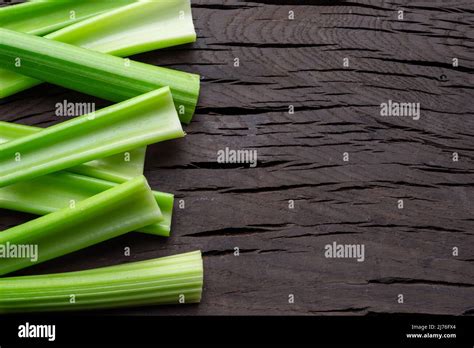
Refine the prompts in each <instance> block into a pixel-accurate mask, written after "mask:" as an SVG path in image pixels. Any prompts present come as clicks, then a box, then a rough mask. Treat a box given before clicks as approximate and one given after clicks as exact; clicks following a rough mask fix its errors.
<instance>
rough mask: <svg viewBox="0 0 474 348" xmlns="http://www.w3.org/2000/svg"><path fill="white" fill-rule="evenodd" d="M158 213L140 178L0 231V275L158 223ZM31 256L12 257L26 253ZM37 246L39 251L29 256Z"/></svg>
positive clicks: (145, 184)
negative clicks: (24, 251) (28, 251)
mask: <svg viewBox="0 0 474 348" xmlns="http://www.w3.org/2000/svg"><path fill="white" fill-rule="evenodd" d="M160 219H162V215H161V212H160V209H159V208H158V205H157V204H156V200H155V198H154V197H153V194H152V192H151V190H150V187H149V186H148V183H147V182H146V179H145V177H144V176H139V177H137V178H135V179H132V180H130V181H127V182H125V183H123V184H120V185H118V186H116V187H113V188H111V189H110V190H106V191H104V192H101V193H99V194H97V195H94V196H92V197H91V198H88V199H86V200H83V201H81V202H78V203H74V204H70V205H69V206H68V207H66V208H64V209H61V210H59V211H57V212H55V213H51V214H48V215H45V216H41V217H39V218H37V219H35V220H31V221H28V222H26V223H24V224H22V225H18V226H15V227H12V228H10V229H8V230H6V231H3V232H2V233H0V275H3V274H6V273H10V272H13V271H16V270H19V269H22V268H25V267H29V266H32V265H34V264H38V263H41V262H44V261H47V260H50V259H53V258H56V257H59V256H62V255H65V254H68V253H71V252H74V251H77V250H80V249H83V248H85V247H88V246H91V245H94V244H97V243H100V242H103V241H105V240H108V239H110V238H113V237H116V236H119V235H121V234H124V233H127V232H130V231H133V230H135V229H137V228H140V227H143V226H146V225H149V224H152V223H155V222H158V221H159V220H160ZM25 248H29V249H28V250H30V253H29V254H26V253H24V254H22V255H20V254H19V253H17V254H16V255H13V254H12V253H13V251H15V250H16V251H17V252H18V250H26V249H25ZM34 248H37V253H36V252H34V251H33V252H32V251H31V250H34Z"/></svg>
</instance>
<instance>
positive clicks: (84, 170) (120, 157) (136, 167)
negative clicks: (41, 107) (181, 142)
mask: <svg viewBox="0 0 474 348" xmlns="http://www.w3.org/2000/svg"><path fill="white" fill-rule="evenodd" d="M42 130H43V128H39V127H32V126H26V125H22V124H17V123H10V122H3V121H0V144H2V143H6V142H8V141H11V140H14V139H19V138H21V137H24V136H27V135H30V134H34V133H38V132H40V131H42ZM145 152H146V147H139V148H136V149H134V150H129V151H126V152H124V153H119V154H116V155H112V156H108V157H105V158H101V159H97V160H93V161H90V162H87V163H84V164H81V165H79V166H75V167H73V168H68V171H70V172H74V173H79V174H84V175H88V176H93V177H95V178H99V179H104V180H108V181H113V182H117V183H122V182H124V181H127V180H130V179H131V178H134V177H136V176H138V175H142V174H143V168H144V165H145Z"/></svg>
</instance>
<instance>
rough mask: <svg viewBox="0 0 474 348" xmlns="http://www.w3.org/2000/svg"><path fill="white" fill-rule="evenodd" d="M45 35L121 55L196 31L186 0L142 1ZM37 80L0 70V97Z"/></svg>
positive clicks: (191, 37)
mask: <svg viewBox="0 0 474 348" xmlns="http://www.w3.org/2000/svg"><path fill="white" fill-rule="evenodd" d="M7 29H8V28H7ZM45 37H46V38H48V39H51V40H56V41H60V42H65V43H69V44H71V45H75V46H81V47H84V48H87V49H91V50H93V51H98V52H103V53H108V54H112V55H114V56H119V57H125V56H129V55H133V54H138V53H143V52H147V51H151V50H156V49H159V48H164V47H169V46H174V45H181V44H184V43H190V42H194V41H196V32H195V31H194V26H193V19H192V13H191V4H190V2H189V0H160V1H147V0H145V1H139V2H137V3H132V4H130V5H127V6H123V7H120V8H118V9H115V10H111V11H107V12H105V13H103V14H100V15H97V16H94V17H92V18H89V19H87V20H84V21H81V22H79V23H75V24H73V25H70V26H68V27H66V28H63V29H61V30H58V31H55V32H53V33H51V34H48V35H46V36H45ZM40 83H41V81H39V80H36V79H33V78H31V77H28V76H24V75H20V74H18V73H16V72H13V71H9V70H5V69H0V97H7V96H10V95H13V94H15V93H18V92H21V91H23V90H25V89H27V88H30V87H33V86H36V85H38V84H40Z"/></svg>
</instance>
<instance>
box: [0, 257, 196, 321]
mask: <svg viewBox="0 0 474 348" xmlns="http://www.w3.org/2000/svg"><path fill="white" fill-rule="evenodd" d="M202 286H203V264H202V257H201V252H200V251H194V252H190V253H185V254H179V255H174V256H168V257H162V258H158V259H151V260H146V261H139V262H131V263H127V264H122V265H117V266H110V267H102V268H96V269H92V270H85V271H78V272H69V273H57V274H45V275H34V276H22V277H10V278H0V313H11V312H35V311H42V312H45V311H66V310H79V309H103V308H118V307H127V306H140V305H142V306H143V305H159V304H178V303H197V302H200V300H201V294H202ZM71 298H74V301H71Z"/></svg>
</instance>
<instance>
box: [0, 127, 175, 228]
mask: <svg viewBox="0 0 474 348" xmlns="http://www.w3.org/2000/svg"><path fill="white" fill-rule="evenodd" d="M41 130H42V128H38V127H32V126H25V125H20V124H16V123H9V122H2V121H0V144H2V143H6V142H8V141H11V140H14V139H18V138H21V137H24V136H27V135H30V134H34V133H37V132H39V131H41ZM145 149H146V148H145V147H140V148H137V149H135V150H130V151H128V152H129V153H130V162H126V161H124V160H123V158H124V154H118V155H113V156H109V157H106V158H103V159H100V160H95V161H91V162H87V163H86V164H81V165H79V166H76V167H72V168H68V169H67V171H68V172H73V173H87V174H89V176H92V177H93V178H91V177H89V176H84V175H77V174H76V175H73V174H72V173H65V172H58V173H52V174H48V175H43V176H40V177H38V178H35V179H33V180H31V181H30V180H28V181H22V182H19V183H16V184H13V185H8V186H5V187H0V208H4V209H11V210H17V211H22V212H26V213H31V214H38V215H44V214H49V213H52V212H54V211H57V210H59V209H62V208H64V207H65V206H67V205H68V204H69V201H70V200H75V201H76V202H79V201H81V200H83V199H86V198H88V197H90V196H92V195H94V194H96V193H99V192H102V191H104V190H106V189H108V188H111V187H113V186H116V185H117V183H122V182H125V181H126V180H130V179H131V178H132V177H136V176H139V175H142V174H143V164H144V161H143V157H144V155H145V154H144V152H145ZM96 162H98V163H99V164H97V163H96ZM101 163H103V164H101ZM130 163H132V164H131V165H130ZM122 167H125V169H126V168H127V167H129V169H127V170H125V172H124V170H123V168H122ZM94 178H99V179H101V178H106V179H105V180H107V178H112V180H109V181H105V180H97V179H94ZM153 195H154V196H155V199H156V202H157V203H158V206H159V207H160V210H161V213H162V214H163V220H162V221H160V222H158V223H155V224H152V225H149V226H146V227H143V228H141V229H138V231H139V232H145V233H150V234H156V235H159V236H165V237H167V236H169V235H170V231H171V219H172V214H173V202H174V196H173V195H172V194H170V193H164V192H158V191H153Z"/></svg>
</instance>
